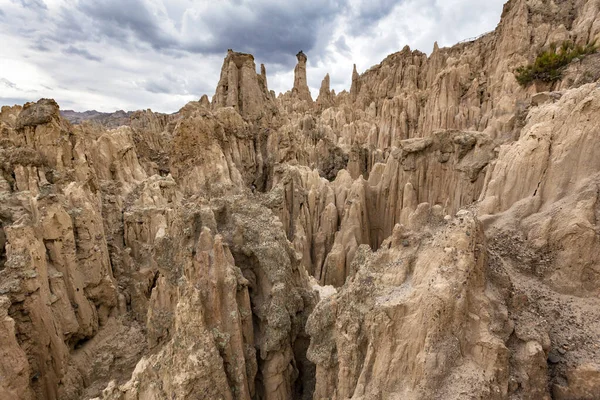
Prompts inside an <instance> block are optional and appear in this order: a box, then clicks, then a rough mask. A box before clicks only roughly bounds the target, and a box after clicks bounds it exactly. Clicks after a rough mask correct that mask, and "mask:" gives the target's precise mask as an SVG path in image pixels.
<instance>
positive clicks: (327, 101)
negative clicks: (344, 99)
mask: <svg viewBox="0 0 600 400" xmlns="http://www.w3.org/2000/svg"><path fill="white" fill-rule="evenodd" d="M329 84H330V78H329V74H326V75H325V78H323V81H321V89H319V97H317V108H318V109H320V110H324V109H325V108H329V107H331V106H332V105H333V104H334V96H335V94H334V93H333V91H331V90H329Z"/></svg>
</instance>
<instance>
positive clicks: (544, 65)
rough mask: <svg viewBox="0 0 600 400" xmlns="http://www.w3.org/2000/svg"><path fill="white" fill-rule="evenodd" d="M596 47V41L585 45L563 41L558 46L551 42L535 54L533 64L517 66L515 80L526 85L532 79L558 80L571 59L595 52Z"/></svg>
mask: <svg viewBox="0 0 600 400" xmlns="http://www.w3.org/2000/svg"><path fill="white" fill-rule="evenodd" d="M597 49H598V47H597V46H596V41H593V42H591V43H588V44H587V45H585V46H583V45H575V44H574V43H573V42H569V41H566V42H563V44H562V45H561V46H560V47H558V46H557V45H556V44H552V45H551V46H550V48H549V49H548V50H545V51H543V52H541V53H540V54H539V55H538V56H537V58H536V59H535V61H534V63H533V64H530V65H524V66H522V67H519V68H517V70H516V71H515V72H516V73H515V75H516V77H517V81H518V82H519V84H521V86H527V85H529V84H530V83H531V82H533V81H543V82H554V81H558V80H560V79H561V78H562V73H563V71H564V69H565V68H566V67H567V65H569V63H570V62H571V61H573V60H574V59H575V58H583V57H585V56H586V55H588V54H592V53H595V52H596V50H597Z"/></svg>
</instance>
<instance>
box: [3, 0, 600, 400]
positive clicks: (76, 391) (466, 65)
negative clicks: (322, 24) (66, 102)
mask: <svg viewBox="0 0 600 400" xmlns="http://www.w3.org/2000/svg"><path fill="white" fill-rule="evenodd" d="M567 40H568V41H571V42H573V43H577V44H583V45H585V44H589V43H593V42H594V40H600V1H599V0H560V1H559V0H510V1H508V3H506V5H505V6H504V10H503V13H502V19H501V22H500V24H499V25H498V27H497V28H496V29H495V30H494V31H493V32H491V33H488V34H485V35H484V36H482V37H480V38H478V39H476V40H472V41H469V42H464V43H460V44H457V45H455V46H453V47H450V48H440V47H438V46H437V44H436V45H435V47H434V49H433V51H432V53H431V54H430V55H429V56H428V55H426V54H424V53H422V52H420V51H413V50H411V49H410V48H408V47H405V48H404V49H402V50H401V51H399V52H397V53H394V54H391V55H390V56H388V57H387V58H386V59H384V60H383V61H382V62H381V63H380V64H377V65H375V66H373V67H372V68H370V69H369V70H367V71H365V72H363V73H362V74H359V73H358V72H357V70H356V67H355V68H354V72H353V75H352V86H351V88H350V90H349V91H343V92H341V93H335V92H334V91H333V90H331V89H330V80H329V76H325V78H324V79H323V83H322V85H321V89H320V91H319V95H318V98H317V99H316V100H315V99H313V98H312V96H311V92H310V90H309V88H308V85H307V79H306V75H307V60H308V57H309V56H310V54H304V53H302V52H300V53H298V54H297V59H298V64H297V66H296V69H295V79H294V82H293V88H292V90H290V91H288V92H287V93H284V94H280V95H279V96H276V95H275V93H274V92H273V91H270V90H269V89H268V79H267V71H266V70H265V67H264V66H262V65H261V66H260V67H259V71H260V73H257V65H256V63H255V59H254V57H253V56H252V55H250V54H244V53H239V52H234V51H232V50H229V51H228V52H227V54H226V57H225V59H224V62H223V67H222V70H221V76H220V80H219V82H218V84H217V87H216V91H215V95H214V97H212V99H209V98H208V97H207V96H203V97H202V98H201V99H200V100H199V101H195V102H190V103H188V104H186V105H184V106H183V108H181V109H180V110H179V111H178V112H177V113H174V114H161V113H154V112H152V111H150V110H145V111H136V112H127V113H126V112H123V111H120V112H117V113H115V114H103V113H97V112H88V113H75V112H73V111H65V112H61V110H60V108H59V105H58V104H57V103H56V102H55V101H54V100H51V99H41V100H39V101H37V102H34V103H27V104H24V105H22V106H21V105H17V106H13V107H7V106H5V107H2V109H1V111H0V360H1V363H0V398H1V399H3V400H32V399H43V400H58V399H60V400H74V399H96V400H100V399H101V400H167V399H168V400H173V399H265V400H273V399H277V400H285V399H307V400H308V399H315V400H317V399H319V400H321V399H335V400H342V399H355V400H386V399H403V400H411V399H414V400H416V399H486V400H494V399H522V400H525V399H531V400H534V399H535V400H537V399H557V400H558V399H560V400H593V399H600V297H599V296H600V67H599V65H600V54H599V53H595V54H589V55H587V56H585V57H583V58H577V59H575V60H573V61H572V62H570V64H569V65H568V66H567V67H566V68H565V69H564V71H562V77H561V79H559V80H556V81H553V82H541V81H535V82H533V83H531V84H529V85H527V86H521V85H520V84H519V83H518V82H517V79H516V75H515V71H516V69H517V68H518V67H520V66H522V65H526V64H528V63H531V62H533V61H534V60H535V59H536V56H537V55H538V54H539V53H540V51H542V50H544V49H547V48H548V47H549V46H550V45H551V44H552V43H561V42H563V41H567Z"/></svg>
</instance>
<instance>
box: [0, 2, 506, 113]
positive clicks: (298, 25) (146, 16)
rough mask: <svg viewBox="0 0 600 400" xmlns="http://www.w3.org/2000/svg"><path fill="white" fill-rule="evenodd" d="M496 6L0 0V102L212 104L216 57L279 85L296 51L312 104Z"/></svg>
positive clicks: (107, 107) (447, 41)
mask: <svg viewBox="0 0 600 400" xmlns="http://www.w3.org/2000/svg"><path fill="white" fill-rule="evenodd" d="M504 2H505V0H485V1H482V0H318V1H317V0H285V1H284V0H211V1H207V0H0V105H6V104H9V105H12V104H15V103H19V104H21V103H24V102H26V101H33V100H37V99H39V98H41V97H52V98H54V99H56V100H57V101H58V102H59V104H60V105H61V108H62V109H75V110H77V111H84V110H90V109H96V110H99V111H114V110H116V109H125V110H136V109H141V108H152V109H153V110H155V111H161V112H174V111H177V110H178V109H179V108H180V107H181V106H183V105H184V104H185V103H186V102H188V101H190V100H197V99H198V98H199V97H200V96H201V95H202V94H208V95H209V97H212V95H213V94H214V90H215V87H216V85H217V81H218V78H219V72H220V68H221V64H222V62H223V58H224V57H225V53H226V51H227V49H229V48H232V49H234V50H236V51H241V52H247V53H252V54H254V56H255V59H256V62H257V67H258V66H259V65H260V63H264V64H265V66H266V68H267V78H268V81H269V88H270V89H273V90H275V91H276V92H277V93H279V92H285V91H287V90H289V89H291V87H292V85H293V68H294V65H295V63H296V58H295V54H296V53H297V52H298V51H299V50H303V51H304V52H305V53H306V54H307V55H308V60H309V61H308V82H309V85H310V87H311V90H312V92H313V96H315V97H316V94H317V93H318V88H319V86H320V83H321V80H322V79H323V77H324V76H325V74H326V73H329V74H330V76H331V84H332V87H333V88H334V89H336V91H341V90H343V89H348V88H349V86H350V78H351V73H352V64H353V63H356V64H357V68H358V70H359V72H362V71H364V70H366V69H368V68H369V67H371V66H372V65H375V64H377V63H379V62H380V61H381V60H382V59H383V58H385V57H386V56H387V55H388V54H390V53H393V52H395V51H399V50H400V49H402V48H403V47H404V46H405V45H406V44H408V45H409V46H411V48H413V49H419V50H421V51H424V52H426V53H430V52H431V49H432V48H433V43H434V41H436V40H437V41H438V43H439V44H440V46H450V45H452V44H454V43H456V42H458V41H460V40H463V39H467V38H470V37H473V36H477V35H479V34H482V33H484V32H488V31H490V30H493V29H494V28H495V26H496V25H497V23H498V22H499V20H500V14H501V12H502V5H503V3H504Z"/></svg>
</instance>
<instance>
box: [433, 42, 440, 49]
mask: <svg viewBox="0 0 600 400" xmlns="http://www.w3.org/2000/svg"><path fill="white" fill-rule="evenodd" d="M439 50H440V46H439V45H438V42H437V41H436V42H435V43H433V51H434V52H436V51H439Z"/></svg>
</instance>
